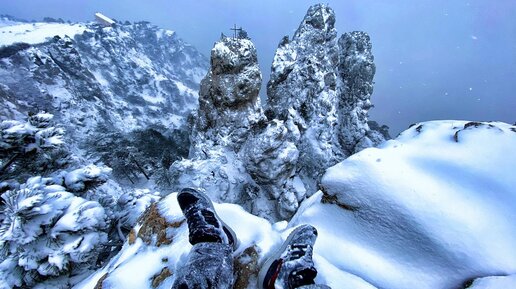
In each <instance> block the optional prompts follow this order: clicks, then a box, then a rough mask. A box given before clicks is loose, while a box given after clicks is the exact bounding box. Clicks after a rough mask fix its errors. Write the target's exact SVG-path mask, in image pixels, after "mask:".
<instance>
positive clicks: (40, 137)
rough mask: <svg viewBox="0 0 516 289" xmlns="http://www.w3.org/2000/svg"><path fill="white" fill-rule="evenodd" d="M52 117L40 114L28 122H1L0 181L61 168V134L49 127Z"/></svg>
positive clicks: (20, 178)
mask: <svg viewBox="0 0 516 289" xmlns="http://www.w3.org/2000/svg"><path fill="white" fill-rule="evenodd" d="M52 119H53V115H52V114H49V113H44V112H40V113H37V114H35V115H31V116H29V118H28V119H27V121H25V122H21V121H17V120H5V121H2V122H0V172H1V174H0V180H8V179H13V178H14V179H17V180H18V181H21V182H24V181H25V180H26V179H27V178H28V177H29V176H31V175H34V174H41V173H43V172H48V171H52V170H56V169H58V168H61V167H63V166H64V165H65V164H66V163H67V162H68V161H67V157H68V153H66V152H65V151H62V149H63V146H64V141H63V135H64V130H63V129H61V128H59V127H55V126H52Z"/></svg>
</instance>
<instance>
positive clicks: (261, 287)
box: [258, 225, 314, 289]
mask: <svg viewBox="0 0 516 289" xmlns="http://www.w3.org/2000/svg"><path fill="white" fill-rule="evenodd" d="M305 226H306V225H301V226H299V227H297V228H295V229H294V230H293V231H292V233H290V234H289V235H288V237H287V239H286V240H285V242H283V244H282V245H281V247H280V248H279V249H278V250H276V251H274V253H273V254H272V255H271V256H270V257H269V258H268V259H267V260H266V261H265V262H264V263H263V265H262V268H261V269H260V272H259V273H258V289H266V288H265V287H264V284H263V282H264V281H265V280H264V279H265V276H266V275H267V273H268V272H269V269H270V267H271V265H272V263H273V262H274V261H276V260H278V259H280V257H281V255H282V254H283V252H285V250H286V249H287V247H288V245H289V244H290V242H291V241H292V239H293V238H294V236H295V235H296V233H297V232H299V231H301V230H302V229H303V227H305ZM311 245H312V246H313V245H314V244H311Z"/></svg>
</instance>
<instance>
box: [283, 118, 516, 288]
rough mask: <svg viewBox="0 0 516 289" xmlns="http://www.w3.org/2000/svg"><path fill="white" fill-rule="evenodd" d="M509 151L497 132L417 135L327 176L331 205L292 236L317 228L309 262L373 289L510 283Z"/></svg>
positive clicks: (514, 209) (454, 126)
mask: <svg viewBox="0 0 516 289" xmlns="http://www.w3.org/2000/svg"><path fill="white" fill-rule="evenodd" d="M515 147H516V127H515V126H511V125H508V124H505V123H472V122H470V123H467V122H464V121H434V122H427V123H422V124H419V125H415V126H413V127H412V128H410V129H408V130H407V131H405V132H403V133H402V134H401V135H400V136H399V137H398V138H397V139H396V140H392V141H388V142H386V143H385V144H384V145H382V146H381V147H380V148H371V149H367V150H364V151H363V152H361V153H358V154H356V155H353V156H351V157H350V158H348V159H347V160H345V161H344V162H342V163H340V164H338V165H336V166H334V167H332V168H330V169H329V170H328V171H327V173H326V174H325V176H324V178H323V181H322V182H323V187H324V191H325V193H327V194H328V195H326V196H325V197H324V198H323V200H326V201H327V202H333V203H336V204H337V205H331V204H320V203H318V204H315V205H313V206H309V207H308V208H306V210H305V211H304V212H300V213H299V214H298V216H296V219H295V220H293V222H292V223H291V226H292V225H296V224H299V223H305V222H310V223H313V224H315V226H316V227H317V228H319V231H320V235H319V236H320V238H319V243H318V247H316V252H318V253H319V254H320V255H321V256H322V257H323V258H325V259H326V260H328V261H329V262H331V263H332V264H333V265H334V266H336V267H337V268H339V269H341V270H344V271H348V272H352V273H354V274H356V275H358V276H360V277H361V278H363V279H364V280H367V281H368V282H370V283H371V284H373V285H375V286H377V287H381V288H433V289H435V288H462V284H463V283H465V282H467V281H470V280H471V279H475V278H477V277H485V276H495V275H496V276H500V275H502V276H503V275H508V274H514V273H516V261H515V260H516V223H515V222H514V220H516V179H515V178H514V171H515V169H516V150H515V149H514V148H515ZM338 205H340V206H338ZM343 208H346V209H343ZM330 220H331V221H330ZM329 222H330V223H332V224H333V225H329V224H328V223H329ZM489 288H500V287H496V286H495V287H489Z"/></svg>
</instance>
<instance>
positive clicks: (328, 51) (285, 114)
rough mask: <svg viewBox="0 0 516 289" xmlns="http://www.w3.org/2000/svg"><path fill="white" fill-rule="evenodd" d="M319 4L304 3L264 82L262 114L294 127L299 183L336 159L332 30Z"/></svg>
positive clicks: (326, 12) (325, 9)
mask: <svg viewBox="0 0 516 289" xmlns="http://www.w3.org/2000/svg"><path fill="white" fill-rule="evenodd" d="M334 24H335V14H334V13H333V10H331V8H329V7H328V6H325V5H314V6H312V7H310V9H309V10H308V12H307V15H306V16H305V18H304V19H303V21H302V22H301V25H300V26H299V28H298V29H297V31H296V33H295V34H294V37H293V38H292V40H291V41H289V39H288V37H285V38H284V39H283V40H282V41H281V43H280V45H279V47H278V50H277V51H276V55H275V57H274V61H273V64H272V68H271V70H272V73H271V80H270V82H269V83H268V85H267V94H268V110H267V111H268V113H267V116H268V117H273V118H277V119H280V120H283V121H292V122H293V123H294V124H295V125H296V126H297V128H298V130H299V131H300V138H299V141H297V142H296V146H297V147H298V149H299V151H300V159H299V165H298V171H299V172H300V173H301V175H303V176H306V177H305V178H303V179H304V181H305V182H307V183H311V185H310V187H311V188H312V189H315V183H313V181H311V180H316V179H318V178H320V176H321V175H322V173H324V170H325V169H326V168H328V167H330V166H331V165H333V164H335V163H336V162H337V158H336V155H337V153H336V151H335V150H336V148H335V146H334V145H333V143H334V142H335V141H334V140H335V138H336V137H335V130H334V127H335V125H336V122H337V117H336V108H337V106H336V105H335V104H336V102H337V92H338V91H337V72H336V71H337V66H338V56H339V55H338V50H337V41H336V38H337V31H336V30H335V27H334Z"/></svg>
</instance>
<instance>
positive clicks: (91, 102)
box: [0, 22, 208, 140]
mask: <svg viewBox="0 0 516 289" xmlns="http://www.w3.org/2000/svg"><path fill="white" fill-rule="evenodd" d="M10 25H11V26H9V28H8V29H10V30H13V31H16V29H18V27H22V28H23V29H24V30H23V31H20V33H17V34H16V35H13V36H12V37H11V38H13V39H2V40H3V41H4V42H5V43H1V44H5V45H4V46H2V47H1V48H0V50H1V51H0V55H1V56H2V57H1V59H0V98H1V99H2V101H3V102H4V103H5V104H6V105H2V107H1V108H0V109H1V114H0V115H1V117H2V118H11V119H12V118H18V117H20V115H22V114H25V113H27V112H28V111H31V110H45V111H47V112H50V113H53V114H54V115H55V116H56V121H58V122H60V123H63V125H64V126H65V127H66V128H67V132H68V134H69V135H70V136H71V137H73V138H74V139H76V140H84V139H85V138H87V137H91V136H92V135H94V134H95V133H97V132H99V131H98V127H99V125H102V127H103V128H104V129H108V130H120V131H125V132H127V131H131V130H134V129H137V128H145V127H148V126H161V127H167V128H177V127H180V126H182V125H184V124H185V120H186V116H187V115H188V114H189V113H190V112H191V110H193V109H194V108H195V107H196V105H197V88H198V84H199V82H200V80H201V78H202V75H204V74H205V71H206V69H207V66H208V63H207V60H206V59H205V57H203V56H202V55H201V54H200V53H199V52H197V50H196V49H195V48H193V47H192V46H190V45H189V44H187V43H185V42H184V41H182V40H181V39H179V38H178V37H177V36H176V34H175V33H174V32H173V31H168V30H163V29H158V28H157V27H155V26H152V25H150V24H149V23H147V22H139V23H134V24H130V23H126V24H121V23H118V24H116V25H115V26H114V27H106V28H102V27H100V26H98V25H96V24H91V23H89V24H66V23H15V24H13V23H10ZM54 26H59V27H57V28H58V29H59V30H63V31H66V29H69V30H70V28H71V27H72V28H73V27H75V28H74V29H76V28H77V27H80V30H79V31H78V32H77V31H76V32H77V34H74V35H72V34H70V35H71V37H68V36H65V35H61V36H55V37H52V36H53V33H54V31H56V30H55V29H56V27H54ZM22 28H20V29H22ZM25 29H26V30H25ZM31 29H33V30H35V31H37V32H38V35H39V34H41V33H45V31H46V30H45V29H47V30H48V36H50V38H47V39H46V40H41V41H38V40H37V39H36V38H34V37H32V36H30V35H31V33H32V32H33V31H32V30H31ZM18 41H28V42H29V43H28V44H22V45H20V44H12V43H13V42H18ZM88 135H89V136H88Z"/></svg>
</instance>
